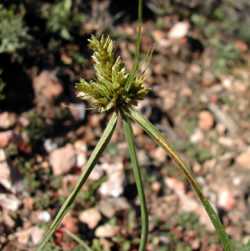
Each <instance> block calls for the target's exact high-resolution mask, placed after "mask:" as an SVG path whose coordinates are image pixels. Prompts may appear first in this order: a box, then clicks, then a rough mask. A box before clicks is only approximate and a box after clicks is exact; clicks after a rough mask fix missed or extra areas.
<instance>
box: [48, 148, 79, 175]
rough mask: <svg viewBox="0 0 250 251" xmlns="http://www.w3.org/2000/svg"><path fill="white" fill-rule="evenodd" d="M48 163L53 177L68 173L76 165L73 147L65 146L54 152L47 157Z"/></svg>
mask: <svg viewBox="0 0 250 251" xmlns="http://www.w3.org/2000/svg"><path fill="white" fill-rule="evenodd" d="M49 162H50V164H51V167H52V171H53V173H54V174H55V175H62V174H65V173H67V172H69V171H70V169H71V168H72V167H74V166H75V164H76V154H75V150H74V147H73V146H72V145H71V144H67V145H66V146H64V147H61V148H58V149H56V150H54V151H53V152H52V153H51V154H50V156H49Z"/></svg>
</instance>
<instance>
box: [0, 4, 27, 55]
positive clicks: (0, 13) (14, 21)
mask: <svg viewBox="0 0 250 251" xmlns="http://www.w3.org/2000/svg"><path fill="white" fill-rule="evenodd" d="M0 27H1V29H0V53H4V52H5V53H12V52H15V51H16V50H18V49H21V48H23V47H25V46H26V44H27V42H28V40H29V38H30V37H29V35H28V29H27V27H26V26H25V25H24V21H23V15H22V14H19V15H16V14H15V12H14V10H13V9H6V8H5V7H4V6H3V5H2V4H0Z"/></svg>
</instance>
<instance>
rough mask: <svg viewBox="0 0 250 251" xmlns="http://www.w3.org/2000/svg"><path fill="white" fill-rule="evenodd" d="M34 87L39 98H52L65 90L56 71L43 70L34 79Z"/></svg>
mask: <svg viewBox="0 0 250 251" xmlns="http://www.w3.org/2000/svg"><path fill="white" fill-rule="evenodd" d="M33 87H34V90H35V94H36V97H37V98H39V99H40V98H41V96H42V97H44V98H46V99H48V100H52V99H53V98H55V97H58V96H59V95H61V94H62V92H63V87H62V85H61V84H60V82H59V80H58V79H57V77H56V75H55V73H54V72H50V71H42V72H41V73H40V74H39V75H37V76H36V77H34V79H33Z"/></svg>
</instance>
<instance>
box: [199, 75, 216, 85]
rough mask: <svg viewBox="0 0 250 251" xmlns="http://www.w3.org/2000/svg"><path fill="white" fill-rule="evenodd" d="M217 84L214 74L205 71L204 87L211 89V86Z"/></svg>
mask: <svg viewBox="0 0 250 251" xmlns="http://www.w3.org/2000/svg"><path fill="white" fill-rule="evenodd" d="M214 82H215V76H214V74H213V73H212V72H210V71H205V72H204V73H203V78H202V85H203V86H206V87H209V86H211V85H213V84H214Z"/></svg>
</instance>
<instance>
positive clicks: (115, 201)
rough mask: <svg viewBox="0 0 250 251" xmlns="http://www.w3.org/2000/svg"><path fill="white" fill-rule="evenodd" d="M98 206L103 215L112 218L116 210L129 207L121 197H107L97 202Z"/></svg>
mask: <svg viewBox="0 0 250 251" xmlns="http://www.w3.org/2000/svg"><path fill="white" fill-rule="evenodd" d="M98 208H99V210H100V211H101V213H102V214H103V215H104V216H106V217H107V218H112V217H113V216H114V215H115V214H116V213H117V212H119V211H121V210H127V209H129V204H128V202H127V200H126V199H125V198H123V197H121V198H107V199H103V200H101V201H100V202H99V206H98Z"/></svg>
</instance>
